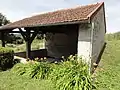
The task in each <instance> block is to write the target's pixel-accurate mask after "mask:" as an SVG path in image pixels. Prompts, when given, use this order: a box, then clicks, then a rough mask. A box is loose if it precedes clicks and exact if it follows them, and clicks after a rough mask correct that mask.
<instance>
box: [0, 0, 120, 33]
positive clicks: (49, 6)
mask: <svg viewBox="0 0 120 90" xmlns="http://www.w3.org/2000/svg"><path fill="white" fill-rule="evenodd" d="M0 2H1V3H0V13H2V14H4V15H5V16H6V17H7V19H9V20H10V21H11V22H14V21H17V20H20V19H23V18H26V17H29V16H32V15H36V14H40V13H44V12H50V11H55V10H58V9H63V8H71V7H76V6H79V5H87V4H93V3H97V2H105V12H106V24H107V33H114V32H118V31H120V24H119V23H120V11H119V10H120V0H0Z"/></svg>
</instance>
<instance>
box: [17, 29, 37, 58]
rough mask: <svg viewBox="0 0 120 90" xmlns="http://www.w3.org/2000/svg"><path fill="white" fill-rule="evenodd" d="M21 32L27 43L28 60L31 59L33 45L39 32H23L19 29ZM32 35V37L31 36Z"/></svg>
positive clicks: (27, 30) (28, 30)
mask: <svg viewBox="0 0 120 90" xmlns="http://www.w3.org/2000/svg"><path fill="white" fill-rule="evenodd" d="M19 31H20V32H21V35H22V36H23V38H24V40H25V42H26V58H31V43H32V41H33V40H34V38H35V37H36V35H37V33H38V32H39V31H38V30H36V31H34V32H32V33H31V30H30V29H26V32H23V31H22V29H20V28H19ZM31 34H32V36H31Z"/></svg>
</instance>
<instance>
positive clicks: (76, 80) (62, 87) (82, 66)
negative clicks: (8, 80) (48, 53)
mask: <svg viewBox="0 0 120 90" xmlns="http://www.w3.org/2000/svg"><path fill="white" fill-rule="evenodd" d="M88 70H89V69H88V65H87V64H86V63H84V62H82V59H80V60H79V62H78V61H77V57H76V56H70V57H69V58H68V59H65V60H64V61H62V62H59V63H48V62H36V61H29V62H28V63H27V64H17V65H16V66H15V67H14V68H13V69H12V71H13V72H15V73H16V74H18V75H23V76H24V75H25V76H28V77H30V78H36V79H49V80H50V81H52V82H53V83H54V85H55V87H56V90H92V89H93V88H94V85H93V83H92V79H91V76H90V74H89V71H88Z"/></svg>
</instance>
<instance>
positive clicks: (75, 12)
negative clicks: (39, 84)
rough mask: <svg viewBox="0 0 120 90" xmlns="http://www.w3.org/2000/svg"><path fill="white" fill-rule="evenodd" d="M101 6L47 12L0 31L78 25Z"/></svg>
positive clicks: (7, 26)
mask: <svg viewBox="0 0 120 90" xmlns="http://www.w3.org/2000/svg"><path fill="white" fill-rule="evenodd" d="M102 5H103V2H102V3H97V4H91V5H86V6H79V7H76V8H70V9H63V10H58V11H54V12H48V13H44V14H40V15H36V16H32V17H29V18H25V19H22V20H19V21H16V22H13V23H10V24H8V25H5V26H2V27H0V30H3V29H15V28H22V27H36V26H47V25H53V24H55V25H57V24H62V23H66V24H67V23H72V22H78V23H80V21H85V20H88V19H89V17H91V16H92V15H93V14H94V13H95V12H96V11H97V9H98V8H100V7H101V6H102Z"/></svg>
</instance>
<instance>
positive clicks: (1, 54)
mask: <svg viewBox="0 0 120 90" xmlns="http://www.w3.org/2000/svg"><path fill="white" fill-rule="evenodd" d="M13 54H14V52H13V50H12V49H10V48H3V47H0V70H6V69H8V68H10V67H12V66H13V63H14V60H13Z"/></svg>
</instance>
